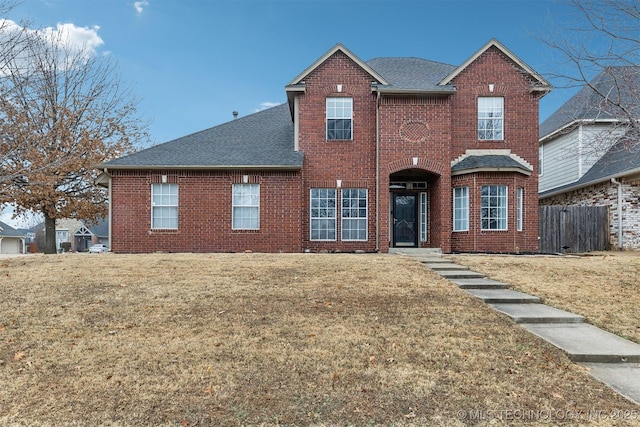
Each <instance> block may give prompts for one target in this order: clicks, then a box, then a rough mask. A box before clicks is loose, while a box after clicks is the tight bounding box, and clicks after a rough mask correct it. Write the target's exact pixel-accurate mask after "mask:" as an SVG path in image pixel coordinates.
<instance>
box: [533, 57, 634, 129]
mask: <svg viewBox="0 0 640 427" xmlns="http://www.w3.org/2000/svg"><path fill="white" fill-rule="evenodd" d="M639 88H640V66H620V67H607V68H606V69H604V70H603V71H602V72H600V73H599V74H598V75H597V76H596V77H594V78H593V80H591V81H590V82H589V84H586V85H584V86H583V87H582V89H580V90H579V91H578V92H577V93H576V94H575V95H573V96H572V97H571V98H569V100H568V101H567V102H565V103H564V104H563V105H562V106H560V108H558V109H557V110H556V111H554V112H553V113H552V114H551V115H550V116H549V117H547V119H546V120H545V121H544V122H542V124H540V138H541V139H547V138H549V137H551V136H553V135H554V134H555V133H556V132H558V131H559V130H561V129H565V128H570V127H571V126H572V125H573V124H576V123H578V122H584V121H590V122H603V123H606V122H618V121H620V118H621V116H623V117H624V114H621V111H620V110H619V108H618V107H616V106H615V105H614V104H615V103H616V102H620V103H621V104H622V105H623V106H624V107H625V108H626V109H627V110H628V111H629V112H630V113H632V114H634V115H635V116H636V117H640V99H638V90H639ZM617 89H621V90H617ZM606 99H610V100H611V101H612V102H609V103H607V102H606Z"/></svg>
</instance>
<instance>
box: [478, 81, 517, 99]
mask: <svg viewBox="0 0 640 427" xmlns="http://www.w3.org/2000/svg"><path fill="white" fill-rule="evenodd" d="M508 92H509V87H508V86H507V85H505V84H500V83H496V84H494V86H493V92H489V83H487V84H483V85H477V86H474V87H473V93H474V94H475V95H476V96H500V95H502V96H505V95H506V94H507V93H508Z"/></svg>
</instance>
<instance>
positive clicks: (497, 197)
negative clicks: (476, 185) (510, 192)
mask: <svg viewBox="0 0 640 427" xmlns="http://www.w3.org/2000/svg"><path fill="white" fill-rule="evenodd" d="M480 221H481V228H482V230H506V229H507V186H506V185H483V186H482V199H481V207H480Z"/></svg>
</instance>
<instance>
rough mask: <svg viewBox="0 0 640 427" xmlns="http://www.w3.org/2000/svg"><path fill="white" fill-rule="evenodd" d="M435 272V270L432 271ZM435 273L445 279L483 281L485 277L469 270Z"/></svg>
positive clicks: (438, 271)
mask: <svg viewBox="0 0 640 427" xmlns="http://www.w3.org/2000/svg"><path fill="white" fill-rule="evenodd" d="M434 271H435V270H434ZM436 273H438V274H439V275H441V276H442V277H444V278H445V279H449V280H452V279H483V278H484V277H485V275H484V274H482V273H476V272H475V271H470V270H437V271H436Z"/></svg>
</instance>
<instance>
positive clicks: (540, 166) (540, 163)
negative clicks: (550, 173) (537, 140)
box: [538, 145, 544, 176]
mask: <svg viewBox="0 0 640 427" xmlns="http://www.w3.org/2000/svg"><path fill="white" fill-rule="evenodd" d="M543 173H544V145H541V146H540V147H539V148H538V176H542V174H543Z"/></svg>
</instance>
